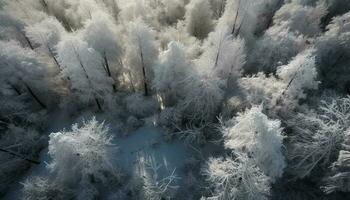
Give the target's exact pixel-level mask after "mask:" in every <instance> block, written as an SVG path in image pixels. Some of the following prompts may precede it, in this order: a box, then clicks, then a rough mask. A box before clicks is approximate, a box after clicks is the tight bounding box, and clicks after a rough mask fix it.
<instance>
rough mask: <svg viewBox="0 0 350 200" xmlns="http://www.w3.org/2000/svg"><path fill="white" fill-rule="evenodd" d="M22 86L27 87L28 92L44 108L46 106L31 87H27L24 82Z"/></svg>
mask: <svg viewBox="0 0 350 200" xmlns="http://www.w3.org/2000/svg"><path fill="white" fill-rule="evenodd" d="M23 84H24V86H25V87H26V88H27V90H28V92H29V94H30V95H31V96H32V97H33V99H34V100H35V101H36V102H37V103H38V104H39V105H40V106H41V107H42V108H44V109H46V108H47V106H46V105H45V104H44V103H43V102H42V101H41V100H40V99H39V97H38V96H36V95H35V93H34V92H33V90H32V88H30V87H29V85H28V84H27V83H25V82H23Z"/></svg>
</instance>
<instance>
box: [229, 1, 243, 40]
mask: <svg viewBox="0 0 350 200" xmlns="http://www.w3.org/2000/svg"><path fill="white" fill-rule="evenodd" d="M240 6H241V0H238V7H237V11H236V16H235V20H234V21H233V26H232V31H231V34H232V35H233V34H234V33H235V29H236V23H237V18H238V13H239V7H240Z"/></svg>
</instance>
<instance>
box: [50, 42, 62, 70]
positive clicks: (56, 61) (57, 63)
mask: <svg viewBox="0 0 350 200" xmlns="http://www.w3.org/2000/svg"><path fill="white" fill-rule="evenodd" d="M47 49H48V50H49V53H50V55H51V57H52V59H53V60H54V61H55V64H56V65H57V67H58V69H59V70H60V71H61V70H62V68H61V65H60V63H59V62H58V60H57V59H56V57H55V55H54V54H53V52H52V49H51V48H50V47H49V46H47Z"/></svg>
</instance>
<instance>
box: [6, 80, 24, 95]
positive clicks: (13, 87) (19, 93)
mask: <svg viewBox="0 0 350 200" xmlns="http://www.w3.org/2000/svg"><path fill="white" fill-rule="evenodd" d="M9 85H10V86H11V88H12V89H13V90H14V91H15V92H16V93H17V94H18V95H21V94H22V93H21V91H19V89H18V88H17V87H16V86H15V85H13V84H11V83H9Z"/></svg>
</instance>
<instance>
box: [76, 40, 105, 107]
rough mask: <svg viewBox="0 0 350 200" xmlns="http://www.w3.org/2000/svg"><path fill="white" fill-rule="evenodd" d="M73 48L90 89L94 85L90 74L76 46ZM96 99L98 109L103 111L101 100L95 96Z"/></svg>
mask: <svg viewBox="0 0 350 200" xmlns="http://www.w3.org/2000/svg"><path fill="white" fill-rule="evenodd" d="M72 46H73V49H74V53H75V56H76V57H77V59H78V61H79V64H80V67H81V68H82V69H83V71H84V75H85V77H86V79H87V80H88V82H89V85H90V87H92V84H91V81H90V78H89V75H88V73H87V71H86V69H85V67H84V65H83V62H82V60H81V59H80V56H79V54H78V53H77V51H76V50H75V46H74V45H72ZM94 99H95V102H96V104H97V107H98V109H99V110H100V111H102V107H101V104H100V102H99V100H98V99H97V97H96V96H95V95H94Z"/></svg>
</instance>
